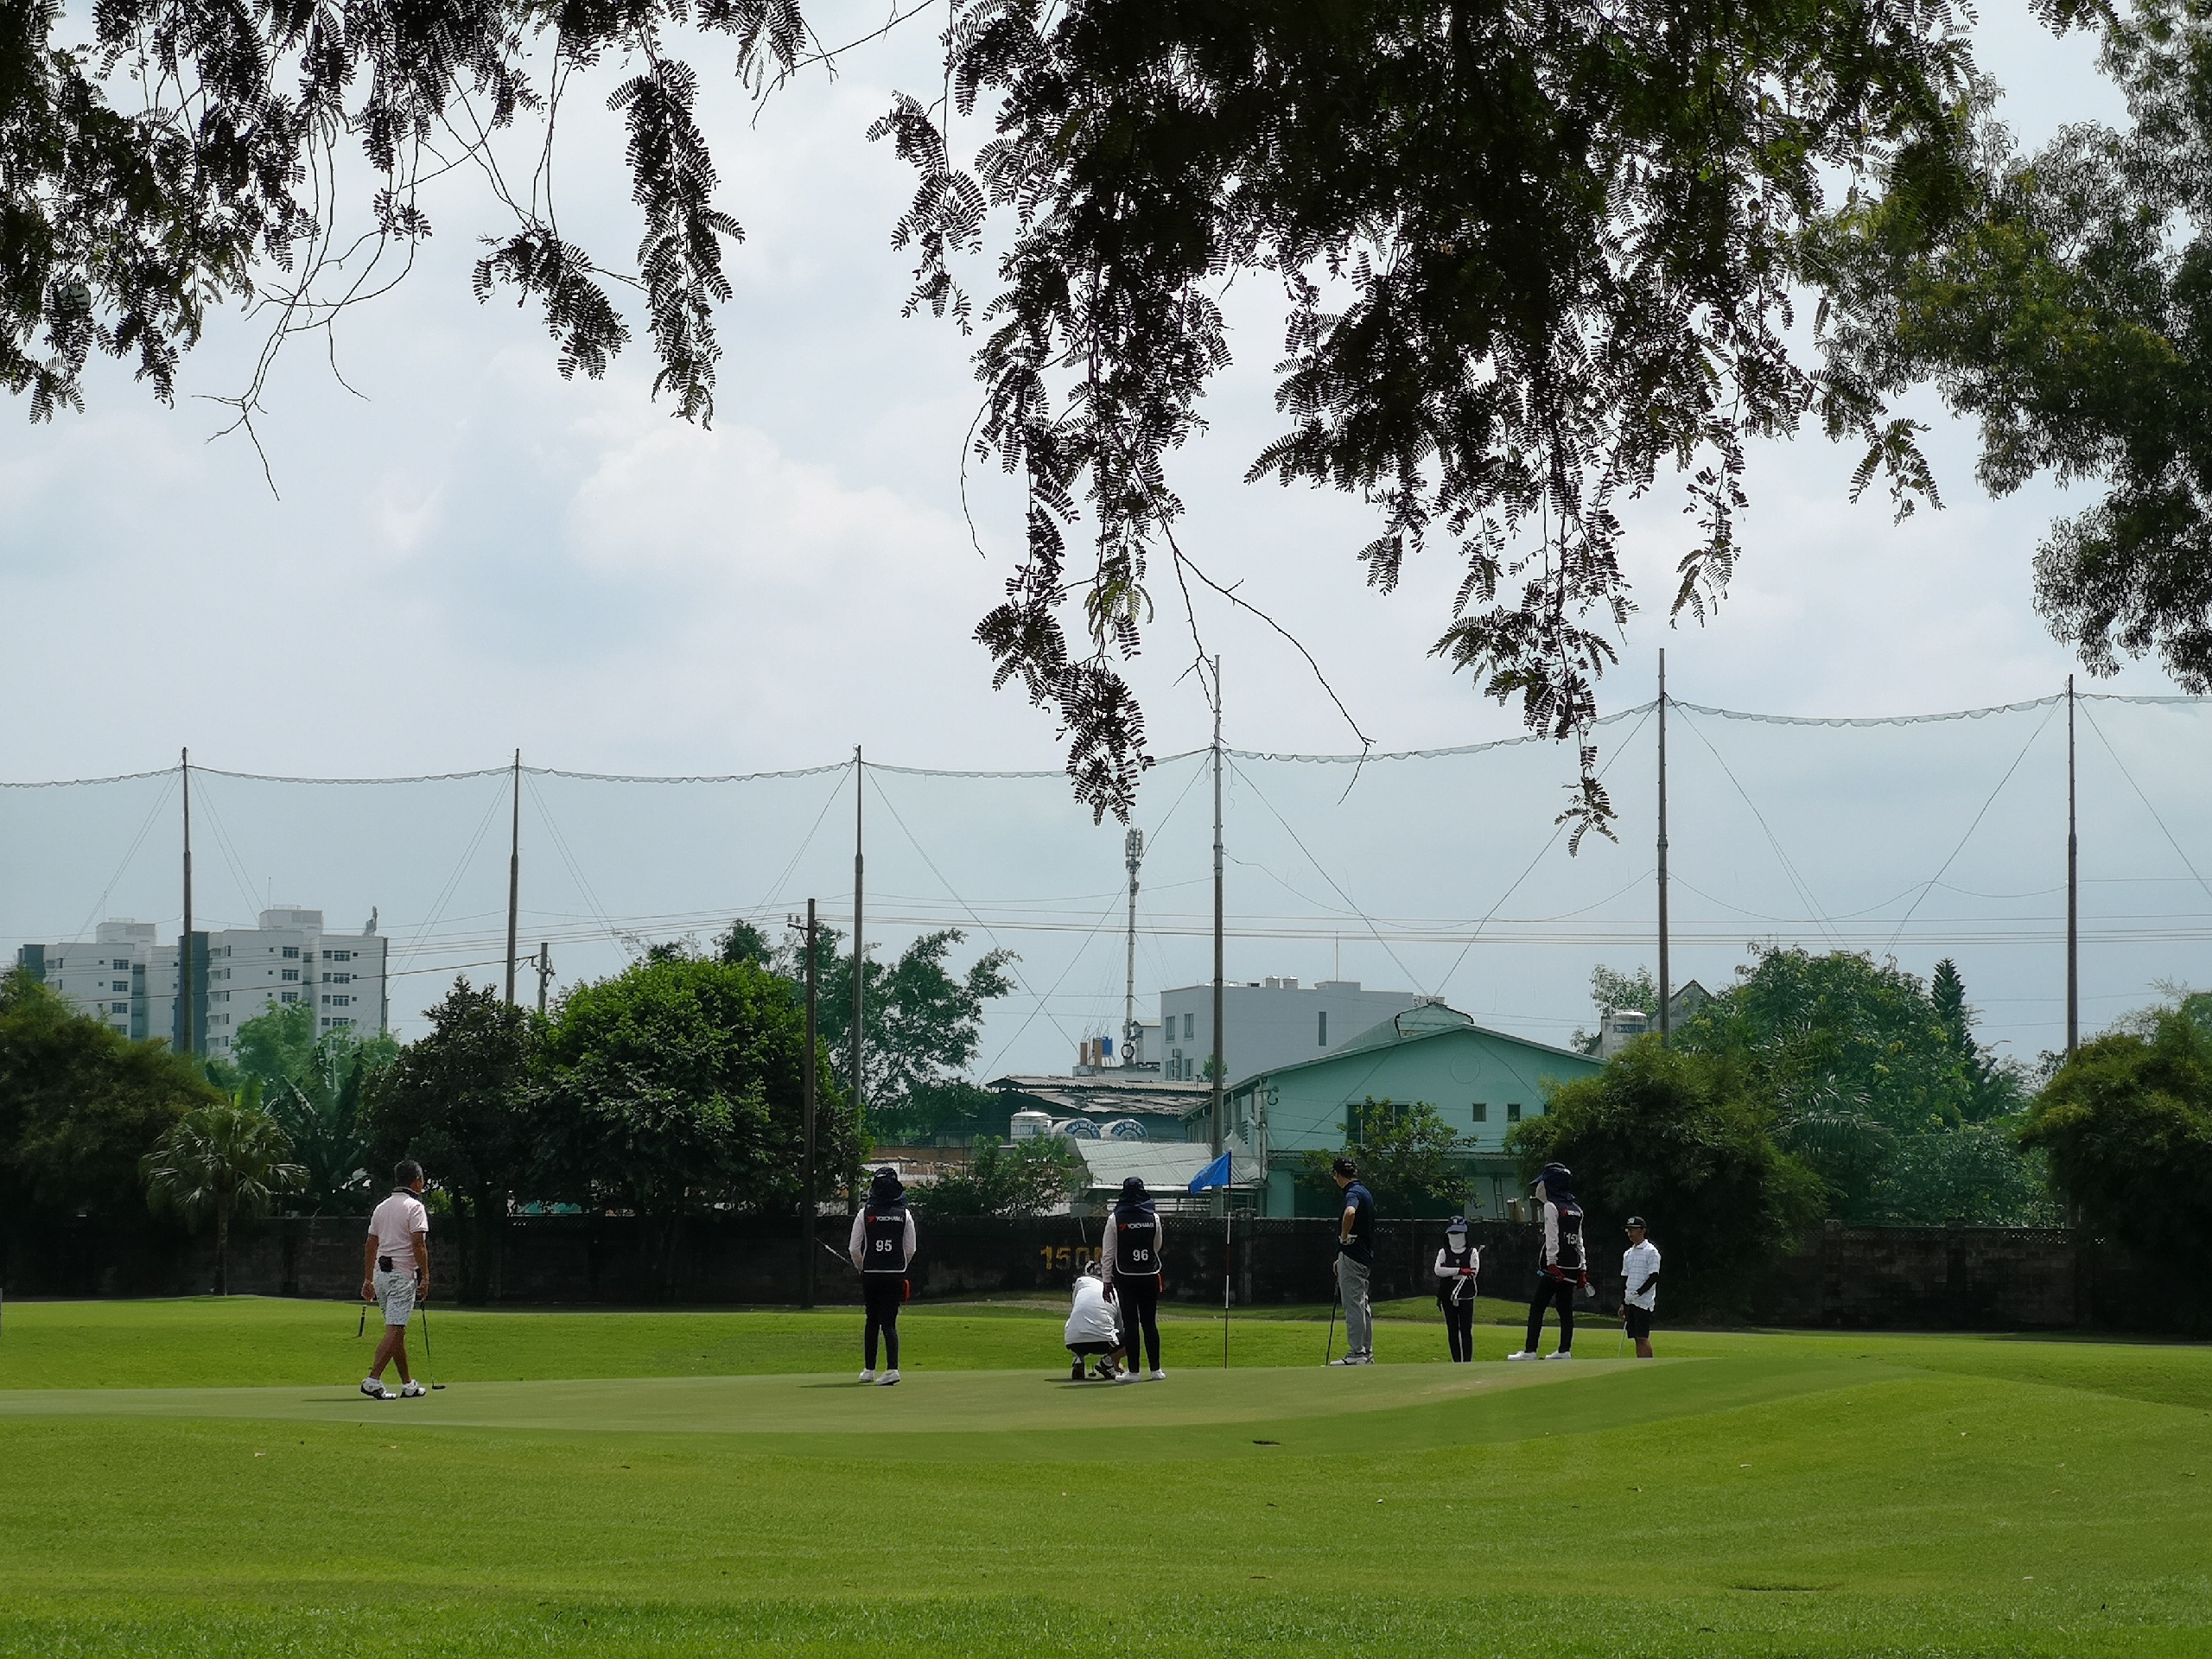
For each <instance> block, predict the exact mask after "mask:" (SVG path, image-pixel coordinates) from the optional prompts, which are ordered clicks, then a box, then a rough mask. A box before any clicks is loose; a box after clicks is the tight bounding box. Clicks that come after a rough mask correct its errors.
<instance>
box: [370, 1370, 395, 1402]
mask: <svg viewBox="0 0 2212 1659" xmlns="http://www.w3.org/2000/svg"><path fill="white" fill-rule="evenodd" d="M361 1392H362V1393H363V1394H365V1395H368V1396H369V1398H370V1399H372V1400H397V1399H398V1398H399V1396H398V1395H396V1394H394V1393H393V1392H392V1391H391V1389H387V1388H386V1387H385V1385H384V1384H383V1383H381V1382H380V1381H378V1379H377V1378H375V1377H373V1376H365V1377H363V1378H362V1379H361Z"/></svg>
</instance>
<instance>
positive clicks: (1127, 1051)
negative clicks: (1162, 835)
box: [1122, 828, 1144, 1065]
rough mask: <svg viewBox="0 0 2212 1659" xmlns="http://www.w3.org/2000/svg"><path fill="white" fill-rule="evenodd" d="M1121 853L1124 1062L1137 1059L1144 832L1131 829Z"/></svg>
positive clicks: (1128, 1062)
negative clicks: (1125, 884)
mask: <svg viewBox="0 0 2212 1659" xmlns="http://www.w3.org/2000/svg"><path fill="white" fill-rule="evenodd" d="M1122 857H1123V858H1124V859H1125V860H1126V861H1128V867H1129V963H1128V978H1127V979H1126V981H1125V985H1126V989H1125V991H1124V993H1123V995H1122V1065H1134V1064H1135V1061H1136V1058H1137V869H1138V867H1139V866H1141V864H1143V862H1144V831H1143V830H1141V829H1135V828H1132V829H1130V831H1129V833H1128V835H1127V836H1123V837H1122Z"/></svg>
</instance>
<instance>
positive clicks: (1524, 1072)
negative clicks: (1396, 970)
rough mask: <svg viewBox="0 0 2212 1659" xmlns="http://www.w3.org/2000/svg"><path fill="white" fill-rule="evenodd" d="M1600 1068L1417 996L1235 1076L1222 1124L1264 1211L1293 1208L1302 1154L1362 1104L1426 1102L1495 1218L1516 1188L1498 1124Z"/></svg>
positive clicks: (1324, 1143)
mask: <svg viewBox="0 0 2212 1659" xmlns="http://www.w3.org/2000/svg"><path fill="white" fill-rule="evenodd" d="M1600 1069H1601V1067H1600V1063H1599V1061H1598V1060H1597V1059H1595V1058H1592V1057H1591V1056H1589V1055H1587V1054H1577V1053H1575V1052H1573V1051H1571V1050H1569V1049H1564V1048H1554V1047H1553V1046H1551V1045H1550V1044H1548V1043H1537V1042H1531V1041H1529V1039H1527V1038H1525V1037H1514V1036H1510V1035H1509V1034H1507V1033H1504V1032H1502V1031H1491V1030H1490V1029H1488V1028H1487V1027H1483V1026H1478V1025H1477V1024H1476V1023H1475V1022H1474V1021H1473V1020H1471V1019H1470V1018H1469V1017H1468V1016H1467V1015H1465V1014H1461V1013H1460V1012H1459V1010H1458V1009H1456V1008H1450V1007H1445V1006H1444V1004H1443V1003H1441V1002H1424V1003H1421V1004H1419V1005H1417V1006H1415V1007H1411V1008H1408V1009H1407V1010H1406V1011H1405V1012H1404V1013H1403V1014H1398V1015H1397V1016H1395V1018H1393V1019H1389V1020H1384V1021H1383V1023H1382V1024H1380V1025H1378V1026H1374V1027H1370V1028H1369V1029H1368V1030H1366V1031H1363V1032H1362V1033H1359V1035H1357V1037H1354V1038H1352V1039H1351V1040H1350V1041H1348V1042H1346V1043H1344V1044H1343V1045H1342V1046H1339V1047H1337V1048H1333V1049H1332V1050H1330V1051H1329V1052H1327V1053H1326V1054H1324V1055H1321V1056H1319V1058H1315V1059H1311V1060H1300V1061H1298V1062H1297V1063H1296V1064H1294V1065H1279V1066H1276V1067H1275V1068H1274V1069H1273V1070H1272V1071H1261V1072H1257V1073H1255V1074H1254V1075H1253V1076H1251V1077H1248V1078H1246V1079H1245V1080H1244V1081H1243V1082H1242V1083H1239V1084H1236V1087H1235V1088H1234V1089H1233V1090H1230V1096H1229V1103H1228V1104H1229V1128H1230V1133H1231V1134H1232V1135H1235V1136H1236V1139H1237V1140H1238V1141H1242V1142H1243V1145H1244V1147H1249V1148H1250V1149H1251V1152H1252V1155H1253V1156H1254V1157H1255V1159H1256V1160H1258V1162H1259V1163H1260V1164H1261V1165H1262V1166H1264V1167H1265V1169H1266V1170H1267V1173H1268V1185H1267V1196H1266V1199H1265V1205H1266V1211H1265V1212H1266V1213H1267V1214H1268V1215H1270V1216H1290V1215H1295V1214H1298V1213H1299V1212H1300V1198H1299V1190H1298V1172H1299V1167H1300V1163H1301V1159H1300V1154H1303V1153H1306V1152H1336V1151H1338V1150H1339V1149H1340V1148H1342V1147H1344V1145H1345V1143H1346V1140H1347V1138H1348V1137H1347V1126H1348V1123H1349V1121H1350V1119H1351V1117H1352V1116H1354V1109H1356V1108H1357V1106H1358V1105H1359V1104H1360V1103H1361V1102H1363V1101H1364V1100H1367V1099H1370V1098H1372V1099H1375V1100H1378V1101H1395V1102H1398V1103H1402V1104H1405V1105H1414V1104H1417V1103H1424V1102H1425V1103H1427V1104H1429V1105H1432V1106H1433V1107H1435V1108H1436V1109H1437V1110H1438V1111H1439V1112H1440V1113H1441V1114H1442V1116H1443V1118H1444V1121H1445V1122H1446V1123H1447V1124H1448V1125H1450V1126H1451V1128H1452V1130H1453V1131H1454V1132H1455V1133H1457V1134H1458V1135H1459V1136H1460V1137H1461V1139H1462V1140H1463V1141H1464V1142H1465V1145H1466V1147H1467V1168H1468V1172H1469V1173H1470V1174H1471V1175H1472V1176H1473V1177H1474V1180H1475V1194H1476V1199H1477V1202H1478V1206H1479V1211H1480V1213H1481V1214H1483V1215H1485V1216H1488V1217H1491V1218H1493V1219H1496V1218H1499V1217H1503V1215H1504V1213H1505V1202H1506V1200H1507V1199H1508V1198H1512V1197H1516V1196H1517V1195H1518V1194H1519V1192H1520V1177H1519V1171H1518V1168H1517V1166H1516V1164H1515V1163H1514V1160H1512V1159H1511V1158H1510V1157H1509V1156H1508V1155H1507V1154H1506V1151H1505V1134H1506V1131H1507V1130H1508V1129H1510V1128H1512V1127H1513V1126H1514V1125H1515V1124H1516V1123H1517V1122H1520V1121H1521V1120H1522V1118H1523V1117H1533V1116H1537V1115H1539V1114H1541V1112H1542V1111H1543V1109H1544V1100H1545V1096H1546V1093H1547V1085H1548V1084H1554V1083H1565V1082H1567V1081H1568V1080H1569V1079H1570V1078H1573V1077H1589V1076H1591V1075H1592V1074H1593V1073H1595V1072H1597V1071H1599V1070H1600ZM1354 1155H1355V1156H1357V1153H1356V1152H1355V1154H1354ZM1323 1198H1324V1199H1325V1195H1323ZM1313 1207H1314V1205H1313V1202H1311V1201H1309V1202H1308V1203H1307V1205H1306V1208H1308V1209H1313Z"/></svg>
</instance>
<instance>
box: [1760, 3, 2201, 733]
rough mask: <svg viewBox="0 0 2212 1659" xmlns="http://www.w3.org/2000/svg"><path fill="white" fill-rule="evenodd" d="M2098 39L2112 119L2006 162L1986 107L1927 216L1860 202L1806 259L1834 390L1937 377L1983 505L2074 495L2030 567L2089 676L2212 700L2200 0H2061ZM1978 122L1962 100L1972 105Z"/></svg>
mask: <svg viewBox="0 0 2212 1659" xmlns="http://www.w3.org/2000/svg"><path fill="white" fill-rule="evenodd" d="M2039 10H2043V11H2044V15H2045V16H2048V17H2049V18H2050V19H2051V20H2052V21H2053V22H2056V23H2057V24H2058V25H2059V26H2061V27H2064V26H2066V25H2068V24H2069V23H2077V22H2078V23H2083V24H2087V25H2088V26H2089V27H2091V28H2094V29H2101V32H2102V36H2103V38H2102V50H2101V68H2102V69H2103V71H2104V73H2105V74H2106V75H2107V77H2108V78H2109V79H2111V80H2112V81H2113V83H2114V85H2115V86H2116V88H2117V89H2118V90H2119V92H2121V93H2122V94H2123V95H2124V96H2125V99H2126V107H2127V111H2128V117H2129V119H2128V121H2127V122H2126V124H2123V125H2121V126H2119V127H2113V126H2109V125H2107V124H2104V123H2102V122H2094V121H2082V122H2069V124H2066V125H2065V126H2064V127H2063V128H2061V129H2060V130H2059V132H2058V135H2057V136H2056V137H2054V138H2053V139H2051V140H2050V142H2049V143H2047V144H2045V145H2044V146H2043V148H2041V149H2038V150H2037V151H2035V152H2033V153H2024V152H2022V151H2021V150H2019V149H2018V148H2017V147H2016V146H2015V144H2014V143H2013V140H2012V136H2011V135H2010V134H2009V133H2007V132H2006V131H2005V130H2003V129H2002V128H2001V127H1999V125H1998V124H1997V123H1996V121H1995V118H1994V117H1993V114H1992V113H1991V111H1988V109H1987V108H1986V105H1980V100H1977V104H1978V105H1980V106H1979V107H1976V108H1974V111H1973V113H1974V115H1975V116H1976V117H1978V118H1980V131H1979V132H1978V133H1977V135H1976V142H1975V156H1976V161H1977V165H1976V166H1975V167H1974V168H1973V169H1972V170H1971V172H1970V173H1969V175H1967V179H1966V180H1965V181H1963V182H1964V186H1965V188H1964V189H1963V191H1962V192H1961V195H1960V197H1959V199H1958V200H1957V202H1956V204H1955V206H1956V208H1957V209H1958V211H1956V212H1955V213H1952V214H1950V215H1948V217H1947V219H1944V220H1942V221H1938V222H1934V223H1931V222H1929V220H1927V219H1925V218H1924V217H1923V216H1921V215H1919V214H1916V213H1915V212H1914V211H1913V210H1912V208H1911V207H1910V203H1908V202H1907V201H1906V200H1903V199H1901V198H1899V197H1897V196H1890V197H1886V198H1885V196H1884V195H1882V194H1879V193H1876V194H1871V195H1869V196H1867V197H1866V198H1864V199H1861V200H1852V201H1850V202H1848V203H1847V204H1846V205H1845V207H1843V208H1842V210H1841V211H1840V213H1837V214H1836V215H1835V216H1834V218H1833V219H1830V220H1828V221H1827V223H1825V224H1824V225H1823V226H1820V227H1819V228H1818V229H1817V230H1816V232H1815V234H1814V235H1812V236H1811V237H1810V238H1808V241H1807V243H1806V245H1805V250H1804V251H1805V254H1806V264H1805V267H1804V268H1805V270H1806V272H1807V274H1808V277H1810V278H1811V280H1812V281H1813V282H1814V283H1816V284H1817V285H1819V286H1821V287H1822V288H1825V289H1827V291H1828V293H1829V295H1830V298H1831V308H1830V311H1829V315H1828V316H1827V319H1826V321H1827V328H1826V330H1825V334H1826V341H1825V345H1826V351H1827V358H1828V362H1829V367H1830V372H1831V373H1832V375H1833V376H1834V380H1835V383H1836V384H1837V385H1838V386H1839V387H1840V388H1841V389H1844V390H1846V391H1848V392H1849V393H1850V394H1851V395H1853V396H1864V397H1873V398H1877V399H1878V398H1881V397H1886V396H1888V395H1891V394H1892V393H1894V392H1895V391H1899V390H1901V389H1903V388H1904V387H1905V386H1907V385H1913V384H1915V383H1920V382H1932V383H1933V385H1934V386H1935V387H1936V391H1938V392H1939V393H1940V394H1941V395H1942V399H1943V401H1944V403H1945V404H1947V405H1948V407H1949V408H1950V410H1952V411H1953V412H1954V413H1955V414H1957V415H1961V416H1968V417H1971V418H1973V419H1974V420H1975V421H1977V422H1979V423H1980V429H1981V459H1980V466H1979V467H1978V468H1977V474H1976V475H1977V477H1978V478H1979V480H1980V482H1981V483H1982V485H1983V486H1984V487H1986V488H1987V489H1988V490H1990V491H1991V492H1992V493H1996V494H1999V495H2003V494H2009V493H2012V492H2013V491H2016V490H2018V489H2019V488H2020V487H2021V486H2023V485H2024V484H2026V483H2027V482H2028V481H2029V480H2031V479H2033V478H2034V477H2036V476H2037V474H2044V473H2047V474H2050V475H2052V476H2053V477H2055V478H2056V480H2059V481H2060V482H2061V483H2063V484H2065V485H2068V486H2071V487H2072V488H2073V489H2075V490H2076V491H2082V490H2085V489H2086V490H2087V491H2088V493H2089V494H2090V496H2091V500H2090V502H2089V505H2087V506H2085V507H2084V508H2082V510H2081V511H2079V512H2075V513H2074V514H2072V515H2071V516H2070V517H2068V518H2062V519H2060V520H2059V521H2057V522H2056V524H2053V525H2052V526H2051V528H2050V531H2048V532H2047V533H2046V535H2045V536H2044V540H2043V542H2042V544H2041V546H2040V547H2038V548H2037V552H2036V558H2035V585H2036V607H2037V610H2038V611H2040V612H2041V613H2043V615H2044V618H2045V620H2047V621H2048V622H2049V623H2050V627H2051V631H2052V632H2054V633H2055V634H2056V635H2057V636H2058V637H2059V638H2060V639H2063V640H2064V641H2066V642H2067V643H2068V644H2069V645H2072V646H2074V647H2075V650H2076V651H2077V652H2078V653H2079V654H2080V656H2081V658H2082V662H2083V663H2084V664H2086V665H2087V666H2088V669H2089V671H2091V672H2092V673H2094V674H2109V673H2113V672H2115V671H2117V669H2118V666H2119V662H2120V658H2122V657H2123V656H2126V657H2141V656H2146V655H2152V654H2155V655H2156V656H2157V657H2158V659H2159V661H2160V662H2161V664H2163V665H2164V668H2165V671H2167V672H2168V673H2169V674H2171V676H2172V677H2174V678H2175V679H2176V680H2177V681H2178V682H2179V683H2181V684H2182V685H2183V686H2184V687H2186V688H2187V689H2188V690H2191V691H2196V692H2202V691H2205V690H2212V629H2208V628H2207V627H2206V626H2205V622H2204V618H2205V613H2206V605H2207V599H2208V595H2209V594H2212V449H2208V448H2207V446H2206V444H2205V442H2204V434H2205V432H2206V431H2208V430H2212V50H2208V48H2207V44H2206V42H2207V39H2208V35H2212V16H2208V11H2207V8H2206V6H2205V3H2204V0H2112V3H2109V4H2094V5H2093V4H2088V3H2082V0H2056V3H2052V4H2050V5H2048V6H2047V7H2044V8H2039Z"/></svg>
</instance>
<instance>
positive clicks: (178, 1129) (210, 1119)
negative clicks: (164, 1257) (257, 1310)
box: [139, 1082, 303, 1296]
mask: <svg viewBox="0 0 2212 1659" xmlns="http://www.w3.org/2000/svg"><path fill="white" fill-rule="evenodd" d="M260 1096H261V1086H260V1084H258V1083H256V1082H249V1083H248V1084H246V1086H245V1090H243V1091H242V1092H241V1093H240V1094H239V1096H238V1098H237V1099H236V1100H228V1101H217V1102H215V1103H213V1104H211V1105H207V1106H196V1107H194V1109H192V1110H190V1111H188V1112H187V1113H186V1114H185V1115H184V1116H182V1117H181V1118H179V1119H178V1120H177V1121H176V1122H175V1124H174V1125H173V1126H172V1127H171V1128H170V1129H169V1131H168V1134H166V1135H163V1136H162V1139H161V1142H160V1144H159V1145H157V1146H156V1147H155V1148H154V1149H153V1151H151V1152H149V1153H148V1154H146V1155H145V1157H144V1158H143V1160H141V1161H140V1164H139V1173H140V1176H141V1178H142V1179H143V1180H144V1182H145V1184H146V1202H147V1204H148V1205H149V1206H150V1207H151V1208H152V1209H153V1210H154V1211H156V1213H157V1214H158V1213H160V1212H162V1211H168V1212H170V1213H172V1214H174V1215H175V1216H176V1217H178V1219H180V1220H181V1221H182V1222H183V1223H184V1224H185V1225H186V1226H188V1227H197V1226H199V1225H200V1223H201V1222H202V1221H204V1220H206V1219H207V1217H209V1216H210V1215H212V1216H213V1217H214V1218H215V1294H217V1295H218V1296H227V1295H229V1294H231V1221H232V1217H235V1216H236V1215H238V1213H239V1212H240V1211H244V1212H245V1214H247V1215H249V1216H258V1215H264V1214H266V1213H267V1211H268V1210H269V1206H270V1203H271V1202H272V1201H273V1200H274V1199H275V1198H276V1196H277V1193H278V1192H282V1191H283V1189H284V1188H285V1187H287V1186H289V1185H292V1184H293V1183H294V1182H296V1181H297V1180H298V1179H300V1177H301V1175H302V1173H303V1172H302V1170H301V1168H300V1166H298V1165H296V1164H294V1163H289V1162H288V1161H286V1160H287V1158H288V1156H289V1154H290V1152H291V1149H292V1147H291V1142H290V1141H289V1140H287V1139H286V1138H285V1135H284V1131H283V1130H282V1129H281V1128H277V1122H276V1120H275V1119H274V1118H272V1117H270V1116H269V1114H268V1113H267V1112H264V1110H262V1109H261V1098H260Z"/></svg>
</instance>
